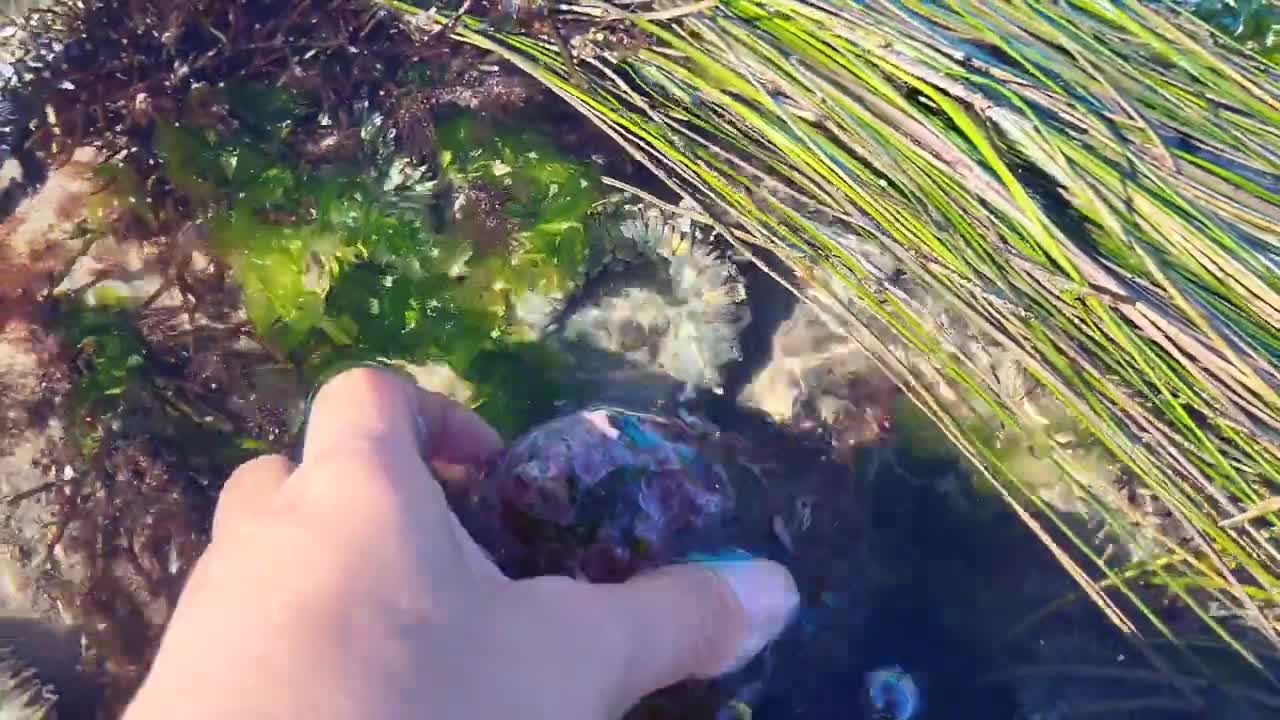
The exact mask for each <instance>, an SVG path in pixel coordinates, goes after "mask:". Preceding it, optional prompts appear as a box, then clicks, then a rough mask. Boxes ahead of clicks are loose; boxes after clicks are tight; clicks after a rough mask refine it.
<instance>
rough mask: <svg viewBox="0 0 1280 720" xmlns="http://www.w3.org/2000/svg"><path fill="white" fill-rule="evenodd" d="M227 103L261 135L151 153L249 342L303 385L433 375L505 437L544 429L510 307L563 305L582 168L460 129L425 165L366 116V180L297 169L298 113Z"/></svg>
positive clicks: (492, 128) (528, 346)
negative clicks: (228, 292) (357, 375)
mask: <svg viewBox="0 0 1280 720" xmlns="http://www.w3.org/2000/svg"><path fill="white" fill-rule="evenodd" d="M236 96H237V99H236V102H237V103H242V104H244V105H245V107H247V108H248V110H247V111H246V112H245V114H246V115H247V116H251V117H255V118H258V120H256V121H255V122H254V123H253V124H244V125H241V127H240V128H239V130H238V132H237V134H236V135H235V136H233V137H231V138H226V137H222V136H220V135H219V134H218V133H216V132H214V131H213V130H209V129H200V128H193V127H185V126H177V125H168V126H159V127H157V129H156V132H155V136H154V140H153V144H154V147H155V149H156V152H157V154H158V156H159V157H160V158H161V160H162V162H163V164H164V174H165V177H166V178H167V179H168V181H169V182H170V183H172V185H173V186H174V187H175V188H176V189H178V190H179V191H181V193H182V194H183V195H184V196H185V197H186V198H188V199H189V200H190V201H191V202H192V203H193V204H194V205H195V206H197V207H198V208H200V211H199V216H200V217H201V218H202V219H203V220H204V222H205V223H206V225H207V227H208V230H209V238H210V245H211V247H212V249H213V250H214V252H215V253H216V254H217V255H218V256H219V257H220V258H221V259H222V260H223V261H225V262H226V263H227V264H228V265H229V267H230V268H231V270H232V274H233V277H234V279H235V281H236V283H237V285H238V286H239V288H240V291H241V294H242V302H243V305H244V308H245V311H246V313H247V315H248V318H249V320H250V322H251V323H252V325H253V327H254V329H255V330H256V332H257V334H258V335H259V337H260V338H261V339H262V340H263V341H264V342H265V343H267V344H268V345H269V346H270V347H272V348H274V349H275V350H276V351H277V352H278V353H280V354H282V355H284V356H285V357H287V358H289V359H290V361H292V362H293V363H295V364H296V365H297V366H298V367H300V368H302V369H303V371H304V372H305V373H306V374H307V375H308V376H309V377H312V378H319V377H322V376H324V375H325V374H327V373H328V372H331V371H332V370H333V369H334V368H337V367H341V366H344V365H348V364H351V363H356V362H368V361H402V362H407V363H410V364H421V363H426V362H432V361H441V360H443V361H445V362H447V363H448V364H449V365H450V366H451V367H452V368H453V369H454V370H455V371H456V372H458V373H459V374H460V375H461V376H462V377H463V378H464V379H466V380H468V381H470V382H472V383H473V385H475V386H476V389H477V393H476V398H477V402H478V408H479V410H480V411H481V412H482V414H485V415H486V416H488V417H489V418H490V419H491V420H492V421H494V422H495V423H497V424H499V425H501V426H503V427H504V428H505V429H510V430H515V429H517V428H519V427H521V426H523V425H525V424H527V423H528V422H529V421H531V420H532V419H533V417H534V416H535V415H537V416H542V415H545V414H546V412H548V411H546V410H545V409H546V408H549V407H550V404H551V403H552V402H553V400H552V399H551V398H549V397H545V396H546V395H548V393H550V394H555V393H557V392H559V390H558V388H560V387H561V385H560V384H559V383H558V382H557V379H556V378H555V377H553V375H554V374H555V369H556V368H557V367H559V363H558V362H556V361H554V360H552V358H551V356H552V355H554V352H553V351H551V350H550V349H548V348H545V347H542V346H540V345H538V344H537V342H536V339H535V338H532V337H530V336H529V333H528V332H527V331H524V330H522V329H521V328H519V327H518V325H517V324H516V322H515V318H514V317H513V312H512V310H513V306H514V304H515V302H516V301H517V300H518V299H519V298H520V297H521V296H522V295H524V294H526V293H535V294H538V295H543V296H550V297H553V298H562V297H564V296H565V295H566V294H568V293H569V292H570V291H571V290H572V288H573V287H574V286H575V284H576V283H577V282H578V280H579V279H580V277H581V275H582V272H583V267H584V264H585V260H586V255H587V245H588V241H587V235H586V232H585V222H586V219H587V215H588V213H589V212H590V211H591V209H592V207H593V206H594V205H595V204H596V202H597V201H598V200H599V199H600V197H601V196H602V190H601V186H600V184H599V182H598V179H597V177H596V174H595V172H594V170H593V169H592V168H591V166H590V165H589V164H588V163H584V162H580V161H575V160H572V159H570V158H568V157H567V156H565V155H564V154H563V153H561V152H559V151H558V150H556V149H555V148H554V147H553V146H552V145H551V143H550V142H549V141H548V140H546V139H545V138H542V137H540V136H538V135H536V134H535V133H532V132H529V131H527V130H521V129H516V128H509V127H502V126H497V125H494V124H491V123H488V122H482V121H478V120H477V119H475V118H473V117H470V116H462V117H459V118H456V119H454V120H452V121H450V122H449V123H447V124H444V125H442V126H441V127H439V128H438V129H437V136H436V137H437V141H438V148H439V157H438V162H437V163H436V165H435V167H426V166H422V165H415V164H414V163H412V162H409V161H406V160H405V159H404V158H401V157H396V156H395V155H394V153H390V152H387V150H386V145H387V138H386V133H385V130H384V129H383V128H381V127H380V126H379V125H378V122H377V118H371V119H370V120H369V121H368V122H366V124H365V126H364V127H363V128H362V129H361V137H362V141H363V142H364V143H365V145H366V147H365V153H364V157H363V159H364V160H366V161H367V160H368V159H369V158H376V159H377V162H376V163H375V165H376V166H375V167H373V168H372V169H370V168H369V167H368V163H367V162H366V163H365V164H364V165H363V166H362V165H361V164H359V163H352V164H350V165H346V164H342V163H328V164H312V163H307V162H304V161H302V160H301V159H300V158H299V157H298V156H297V154H296V153H295V152H294V150H293V148H291V147H290V145H289V140H290V136H289V128H290V127H291V126H292V125H294V124H296V121H295V120H293V119H291V118H296V116H297V114H298V113H300V112H305V110H302V109H300V106H299V105H297V104H296V103H295V102H294V101H292V100H291V99H290V98H289V97H288V96H287V95H285V94H283V93H275V92H264V91H261V90H259V89H249V90H246V89H243V88H242V89H238V90H237V91H236ZM233 107H234V103H233ZM262 118H268V119H269V122H264V121H263V120H262ZM516 377H518V378H520V382H518V383H517V382H511V381H510V380H509V378H516ZM535 408H544V411H542V412H535V410H534V409H535Z"/></svg>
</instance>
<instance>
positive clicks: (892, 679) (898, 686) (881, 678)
mask: <svg viewBox="0 0 1280 720" xmlns="http://www.w3.org/2000/svg"><path fill="white" fill-rule="evenodd" d="M867 696H868V698H869V699H870V700H871V707H872V708H873V709H874V710H875V712H876V718H877V720H880V719H883V720H910V718H912V717H914V716H915V714H916V713H918V712H919V711H920V707H921V701H920V688H919V687H918V686H917V685H916V681H915V680H913V679H912V678H911V675H910V674H909V673H907V671H905V670H903V669H902V667H901V666H899V665H890V666H889V667H884V668H880V669H879V670H873V671H871V672H869V673H867Z"/></svg>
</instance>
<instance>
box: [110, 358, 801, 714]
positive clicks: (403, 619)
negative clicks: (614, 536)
mask: <svg viewBox="0 0 1280 720" xmlns="http://www.w3.org/2000/svg"><path fill="white" fill-rule="evenodd" d="M500 450H501V442H500V439H499V437H498V435H497V433H496V432H494V431H493V430H492V429H491V428H489V427H488V426H487V425H486V424H485V423H484V421H482V420H481V419H480V418H479V417H478V416H476V415H475V414H473V413H471V412H470V411H468V410H466V409H465V408H463V407H461V406H460V405H457V404H455V403H453V402H451V401H449V400H447V399H445V398H444V397H443V396H440V395H436V394H432V393H426V392H424V391H422V390H419V389H418V388H417V387H415V386H413V385H411V384H409V383H408V382H406V381H403V380H401V379H399V378H398V377H396V376H395V375H392V374H391V373H387V372H384V371H379V370H374V369H370V368H361V369H357V370H351V371H347V372H345V373H343V374H341V375H339V376H337V377H336V378H334V379H333V380H332V381H330V382H329V383H328V384H326V385H325V386H324V387H323V388H322V389H321V390H320V392H319V393H318V394H317V396H316V399H315V402H314V405H313V407H312V411H311V417H310V420H309V425H308V427H307V432H306V445H305V449H304V452H303V456H302V462H301V464H299V465H298V466H296V467H294V466H293V464H292V463H290V462H289V461H288V460H287V459H285V458H283V457H280V456H269V457H263V458H258V459H256V460H254V461H251V462H249V463H247V464H245V465H244V466H242V467H241V468H240V469H239V470H237V471H236V472H235V474H234V475H233V476H232V477H231V479H230V480H228V482H227V485H226V488H225V489H224V490H223V493H222V497H221V499H220V501H219V505H218V509H217V513H216V515H215V517H214V527H213V541H212V543H211V544H210V545H209V548H208V550H207V551H206V552H205V554H204V556H203V557H202V558H201V559H200V561H199V562H198V563H197V565H196V567H195V569H194V570H193V572H192V575H191V578H190V580H189V581H188V583H187V586H186V588H185V589H184V591H183V594H182V597H181V598H180V600H179V602H178V605H177V609H176V610H175V612H174V615H173V618H172V621H171V622H170V624H169V627H168V630H167V631H166V634H165V636H164V639H163V641H162V643H161V646H160V650H159V653H158V655H157V657H156V660H155V663H154V665H153V667H152V670H151V673H150V675H149V676H148V677H147V679H146V681H145V682H144V684H143V686H142V689H141V690H140V691H139V693H138V695H137V697H136V698H135V700H134V702H133V704H132V706H131V707H130V708H129V710H128V712H127V713H126V718H128V719H130V720H145V719H147V718H166V719H167V718H173V717H182V718H213V717H217V718H309V719H321V718H428V717H437V718H499V717H514V716H525V717H554V718H566V719H573V718H584V719H585V718H607V717H618V716H620V715H621V714H623V713H624V712H625V711H626V710H627V709H628V708H629V707H630V706H631V705H633V704H634V703H635V702H637V701H638V700H639V699H640V698H641V697H642V696H644V695H646V694H648V693H649V692H652V691H653V690H656V689H658V688H661V687H664V686H666V685H669V684H672V683H674V682H677V681H679V680H681V679H684V678H687V677H691V676H713V675H717V674H719V673H721V672H723V671H725V670H728V669H731V668H733V667H735V666H736V665H738V664H739V663H741V662H742V661H744V660H745V659H747V658H749V657H750V656H752V655H754V654H755V653H757V652H759V651H760V649H761V648H762V647H763V646H764V645H765V643H767V642H768V641H770V640H772V639H773V637H774V636H776V635H777V634H778V632H780V631H781V629H782V628H783V626H784V625H785V624H786V622H787V620H788V619H789V617H790V615H791V614H792V612H793V611H794V609H795V607H796V605H797V603H798V599H799V598H798V595H797V593H796V588H795V583H794V581H793V580H792V578H791V576H790V574H789V573H788V572H787V571H786V569H785V568H783V567H782V566H781V565H778V564H776V563H773V562H769V561H763V560H750V561H737V562H723V563H705V564H686V565H679V566H672V567H668V568H665V569H662V570H659V571H657V572H653V573H648V574H645V575H642V576H640V577H636V578H633V579H631V580H630V581H628V582H626V583H623V584H619V585H591V584H588V583H584V582H578V581H575V580H572V579H569V578H564V577H541V578H535V579H529V580H519V581H513V580H510V579H508V578H506V577H504V576H503V575H502V573H501V572H500V571H499V570H498V568H497V567H496V566H495V565H494V564H493V563H492V562H491V561H490V559H489V557H488V556H487V555H486V554H485V552H484V551H483V550H481V549H480V547H479V546H478V545H476V543H475V542H474V541H473V540H472V539H471V537H470V536H469V535H468V534H467V533H466V531H465V530H463V528H462V526H461V524H460V523H459V522H458V519H457V518H456V517H455V516H454V514H453V512H452V511H451V510H450V509H449V507H448V505H447V504H446V501H445V495H444V491H443V488H442V487H441V485H440V484H439V482H437V478H439V479H441V480H443V481H445V482H466V477H467V475H468V473H466V472H460V470H461V469H462V468H465V467H467V466H471V467H474V466H476V465H478V464H480V463H483V462H485V461H486V460H488V459H489V458H491V457H492V456H494V455H495V454H497V453H498V452H499V451H500Z"/></svg>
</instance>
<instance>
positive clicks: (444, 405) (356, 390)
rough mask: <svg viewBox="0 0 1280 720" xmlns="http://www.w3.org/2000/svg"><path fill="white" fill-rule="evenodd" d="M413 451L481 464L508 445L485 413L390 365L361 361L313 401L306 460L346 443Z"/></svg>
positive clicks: (423, 455)
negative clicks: (425, 386) (432, 389)
mask: <svg viewBox="0 0 1280 720" xmlns="http://www.w3.org/2000/svg"><path fill="white" fill-rule="evenodd" d="M370 447H372V448H374V449H375V450H380V451H385V452H387V453H405V452H412V453H414V454H416V455H417V456H418V457H420V458H422V459H423V460H424V461H427V462H443V463H447V464H452V465H475V464H479V463H483V462H486V461H487V460H489V459H490V458H492V457H493V456H494V455H496V454H497V453H498V452H499V451H500V450H501V449H502V438H501V437H500V436H499V435H498V433H497V431H496V430H494V429H493V428H491V427H489V424H488V423H486V422H485V421H484V420H483V419H482V418H481V417H480V416H479V415H477V414H475V413H474V412H472V411H471V410H469V409H467V408H465V407H463V406H462V405H459V404H458V403H456V402H454V401H453V400H450V399H449V398H447V397H445V396H443V395H441V394H439V393H433V392H428V391H426V390H423V389H422V388H420V387H418V386H417V385H416V384H414V383H412V382H410V381H408V380H407V379H405V378H402V377H400V376H399V375H397V374H396V373H393V372H391V371H389V370H383V369H378V368H373V367H359V368H354V369H351V370H346V371H343V372H341V373H339V374H338V375H335V376H334V377H333V378H332V379H330V380H329V381H328V382H326V383H325V384H324V385H323V386H322V387H321V388H320V390H319V391H317V392H316V396H315V398H314V399H313V400H312V403H311V412H310V415H309V417H308V420H307V429H306V434H305V439H304V441H303V448H302V461H303V462H304V463H305V462H307V461H308V460H309V459H310V460H313V461H314V459H315V458H317V457H319V456H321V455H327V454H330V453H333V454H334V455H331V456H338V455H341V453H342V452H343V449H344V448H363V449H368V448H370Z"/></svg>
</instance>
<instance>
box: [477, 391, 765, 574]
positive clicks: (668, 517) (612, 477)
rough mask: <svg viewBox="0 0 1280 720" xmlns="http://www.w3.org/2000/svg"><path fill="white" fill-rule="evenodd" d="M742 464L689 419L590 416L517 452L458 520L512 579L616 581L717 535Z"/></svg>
mask: <svg viewBox="0 0 1280 720" xmlns="http://www.w3.org/2000/svg"><path fill="white" fill-rule="evenodd" d="M742 454H743V453H742V452H741V449H740V448H739V447H736V446H734V445H733V444H732V443H731V442H729V441H728V440H727V439H726V438H725V437H723V436H722V435H721V434H720V433H719V431H718V430H717V429H716V428H715V427H714V426H712V425H710V424H708V423H705V422H704V421H700V420H697V419H694V418H687V419H683V420H682V419H676V418H665V417H658V416H653V415H645V414H637V413H632V412H628V411H625V410H620V409H614V408H596V409H592V410H586V411H582V412H577V413H574V414H572V415H567V416H564V417H561V418H559V419H557V420H553V421H551V422H548V423H546V424H544V425H541V426H539V427H537V428H534V429H533V430H532V431H530V432H529V433H527V434H526V435H524V436H523V437H521V438H519V439H518V440H516V441H515V442H514V443H512V445H511V447H510V449H509V450H508V451H507V453H506V454H505V456H504V457H503V458H502V460H501V461H500V462H498V463H497V464H496V465H495V467H494V468H493V470H492V471H491V472H490V473H489V474H488V475H487V477H486V479H485V481H484V482H483V483H481V485H480V487H479V489H478V490H476V491H474V492H473V493H472V495H471V496H470V497H468V498H466V499H465V500H464V501H463V502H462V503H461V506H462V512H461V514H462V516H463V518H464V523H465V524H467V525H468V527H469V529H471V530H473V532H475V533H476V534H477V536H478V537H479V538H480V540H481V544H482V545H484V546H486V547H487V548H489V549H490V551H491V552H492V553H493V554H494V557H495V560H496V561H497V562H498V564H499V565H500V566H501V567H502V568H503V569H504V570H505V571H507V572H509V573H511V574H513V575H515V576H528V575H539V574H548V573H558V574H568V575H572V576H576V577H582V578H586V579H590V580H595V581H613V580H620V579H624V578H626V577H628V576H630V575H632V574H634V573H636V572H638V571H640V570H643V569H646V568H652V567H655V566H658V565H662V564H665V563H667V562H670V561H671V560H672V559H674V558H675V557H677V556H678V555H680V554H682V553H684V552H687V551H689V550H692V549H696V548H697V547H698V545H699V543H698V539H699V535H700V532H706V533H709V534H713V533H714V530H715V528H716V527H717V525H718V523H719V522H720V521H721V520H723V519H724V518H725V517H726V515H727V513H729V512H730V510H731V509H732V508H733V505H734V499H735V494H736V493H735V482H740V481H741V480H742V478H743V477H744V475H743V473H750V472H752V471H751V470H750V469H749V464H748V463H746V461H745V459H744V458H743V457H742ZM708 536H709V535H707V536H703V539H704V540H705V539H706V537H708Z"/></svg>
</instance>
